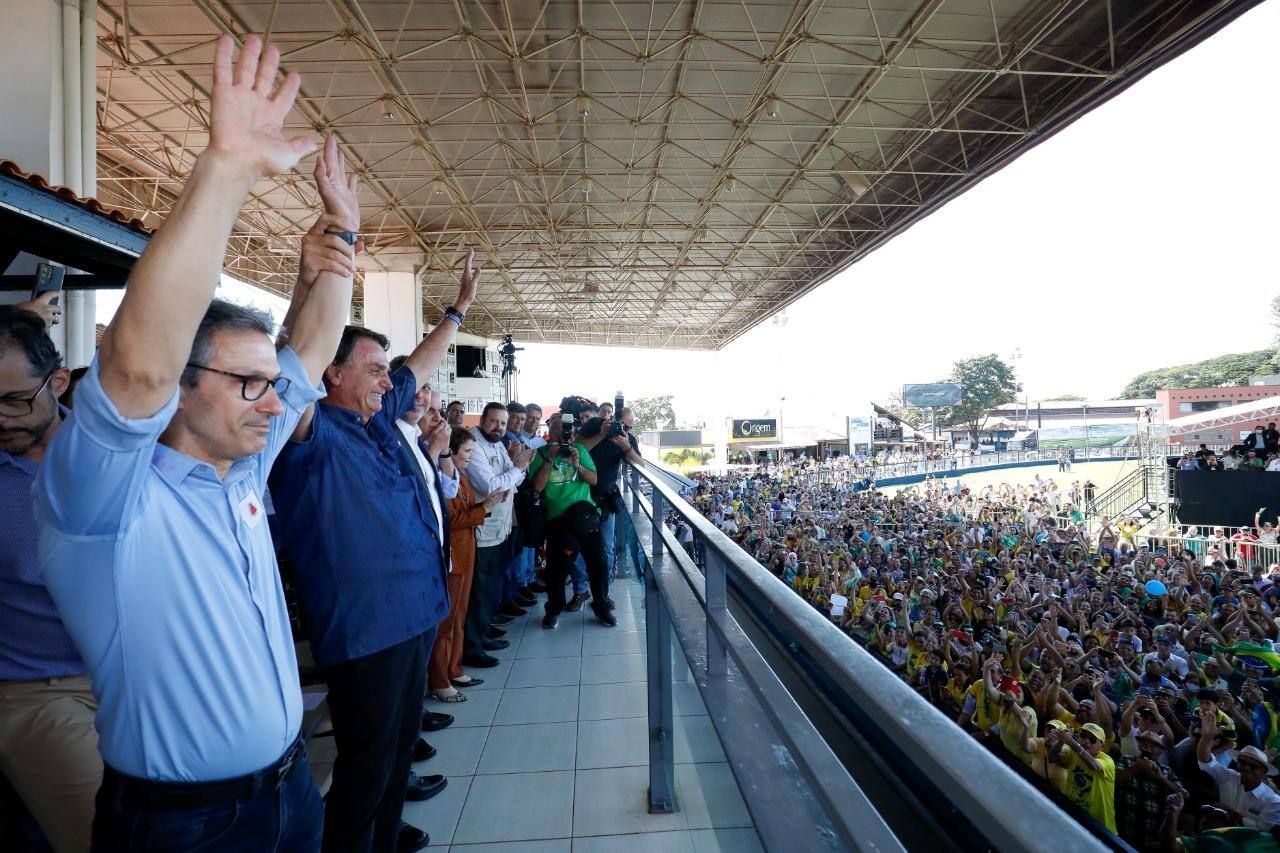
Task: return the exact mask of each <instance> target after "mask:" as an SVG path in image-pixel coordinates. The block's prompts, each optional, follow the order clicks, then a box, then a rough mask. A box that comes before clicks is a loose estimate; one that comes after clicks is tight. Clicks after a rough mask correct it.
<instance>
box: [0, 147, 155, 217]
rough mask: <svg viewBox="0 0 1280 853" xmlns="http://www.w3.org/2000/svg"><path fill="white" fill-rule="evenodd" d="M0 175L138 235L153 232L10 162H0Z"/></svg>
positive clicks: (93, 200)
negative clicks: (118, 224) (130, 229)
mask: <svg viewBox="0 0 1280 853" xmlns="http://www.w3.org/2000/svg"><path fill="white" fill-rule="evenodd" d="M0 175H8V176H10V177H14V178H17V179H18V180H20V181H25V182H26V183H27V184H30V185H31V186H33V187H35V188H36V189H38V190H43V191H45V192H47V193H52V194H53V195H56V196H57V197H58V198H61V199H63V200H65V201H69V202H71V203H72V204H77V205H79V206H80V207H83V208H84V209H85V210H88V211H89V212H90V213H96V214H98V215H99V216H105V217H107V218H108V219H113V220H115V221H116V222H119V223H120V224H121V225H125V226H127V227H129V228H132V229H133V230H134V231H137V232H138V233H140V234H150V233H152V232H153V231H154V230H155V229H154V228H148V227H147V226H145V225H143V224H142V220H141V219H137V218H134V217H131V216H129V215H128V214H125V213H123V212H121V211H119V210H114V209H112V208H109V207H107V206H106V205H104V204H103V203H102V202H100V201H98V200H97V199H96V198H81V197H80V196H78V195H76V194H75V192H74V191H72V190H71V189H70V188H68V187H60V186H54V185H53V184H50V183H49V182H48V181H47V180H45V178H44V176H43V175H37V174H36V173H34V172H24V171H22V168H21V167H19V166H18V164H17V163H15V162H13V161H12V160H0Z"/></svg>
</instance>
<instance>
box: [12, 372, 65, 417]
mask: <svg viewBox="0 0 1280 853" xmlns="http://www.w3.org/2000/svg"><path fill="white" fill-rule="evenodd" d="M57 372H58V368H56V367H55V368H54V369H53V370H50V371H49V375H48V376H46V377H45V378H44V381H43V382H41V383H40V387H39V388H37V389H36V390H35V393H33V394H32V395H31V396H30V397H20V398H14V397H9V398H7V399H3V400H0V415H3V416H4V417H6V418H25V417H26V416H27V415H29V414H31V413H32V412H34V411H35V410H36V398H37V397H39V396H40V395H41V394H42V393H43V392H44V389H45V388H47V387H49V380H50V379H52V378H53V374H55V373H57Z"/></svg>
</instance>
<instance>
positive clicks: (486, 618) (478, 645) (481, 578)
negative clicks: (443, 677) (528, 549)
mask: <svg viewBox="0 0 1280 853" xmlns="http://www.w3.org/2000/svg"><path fill="white" fill-rule="evenodd" d="M507 553H508V552H507V543H506V542H503V543H501V544H499V545H493V546H491V547H488V548H476V576H475V579H474V580H473V581H472V582H471V602H470V604H469V605H468V606H467V627H466V632H465V641H464V650H465V651H467V652H483V651H484V648H483V647H484V641H485V640H486V639H488V637H489V624H490V623H491V622H493V611H494V609H495V608H497V606H498V596H499V595H500V594H501V592H502V580H503V578H504V577H505V576H506V569H507V564H506V556H507Z"/></svg>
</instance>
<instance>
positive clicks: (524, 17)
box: [98, 0, 1259, 349]
mask: <svg viewBox="0 0 1280 853" xmlns="http://www.w3.org/2000/svg"><path fill="white" fill-rule="evenodd" d="M1257 2H1259V0H1230V2H1222V1H1220V2H1211V1H1210V0H1168V1H1167V2H1158V3H1138V2H1118V0H775V1H774V2H766V0H739V2H727V1H726V0H679V2H658V0H653V2H648V3H642V2H638V0H577V1H576V2H569V0H479V1H478V2H472V0H458V2H435V0H412V1H411V0H395V2H391V1H390V0H271V1H270V2H268V0H257V2H248V0H102V2H101V4H100V6H99V45H100V47H101V49H102V50H101V52H100V59H99V62H100V66H99V69H98V71H99V74H98V77H99V111H98V116H99V141H98V146H99V148H98V150H99V158H100V164H99V178H98V187H99V196H100V197H101V198H103V200H104V201H106V202H107V203H108V204H111V205H113V206H116V207H120V208H123V209H125V210H126V211H128V212H130V213H131V214H132V215H136V216H138V217H140V218H142V219H143V220H144V221H145V222H147V223H148V224H154V223H156V222H158V221H160V220H161V219H162V218H163V216H164V214H165V213H166V211H167V210H168V209H169V207H170V205H171V203H172V201H173V199H174V197H175V195H176V193H177V192H178V191H179V189H180V188H181V184H182V181H183V179H184V177H185V175H186V174H187V172H188V171H189V169H190V168H191V165H192V162H193V158H194V156H195V153H196V152H198V151H199V150H201V149H202V148H203V147H204V145H205V140H206V135H205V127H206V122H207V92H208V89H209V86H210V81H211V69H210V63H211V58H212V51H213V42H214V39H215V38H216V37H217V36H218V35H219V34H220V33H222V32H229V33H232V34H233V35H236V36H241V35H242V34H245V33H248V32H258V33H263V32H265V33H267V34H269V37H270V38H271V39H272V40H274V41H276V42H278V43H280V44H281V47H282V50H283V52H284V61H283V65H284V67H285V68H286V69H288V70H297V71H299V72H301V73H302V75H303V87H302V93H301V96H300V97H299V100H298V105H297V107H296V109H295V112H294V113H293V115H292V117H291V122H290V124H291V125H294V126H296V127H297V128H299V129H312V130H316V131H324V132H333V133H336V134H337V135H338V137H339V140H340V143H341V144H342V146H343V147H344V150H345V151H346V153H347V155H348V157H349V160H350V161H354V163H355V164H356V166H357V168H358V169H359V170H360V171H361V172H362V174H363V197H362V200H363V213H364V228H363V230H364V232H365V234H366V244H367V245H368V246H369V248H370V255H369V257H368V258H367V259H366V261H367V263H369V264H371V265H373V266H381V267H384V268H409V267H410V266H411V267H412V268H413V269H415V270H418V271H419V273H420V275H419V279H420V281H421V286H422V289H423V297H424V298H423V302H424V306H425V310H426V312H427V314H428V315H429V319H431V320H434V319H436V318H437V317H438V315H439V311H440V309H441V308H442V307H443V306H444V305H447V304H448V302H449V301H450V300H451V299H452V297H453V294H454V293H455V292H456V291H455V288H456V284H455V282H456V280H457V276H456V274H455V271H454V268H455V266H456V265H457V263H458V260H459V249H460V247H462V246H463V245H465V244H473V245H475V246H477V247H478V248H479V249H480V251H481V254H482V256H483V258H484V260H485V263H486V269H487V274H486V276H485V277H484V282H483V284H482V287H481V292H480V296H479V299H478V300H477V303H476V305H475V306H474V307H473V309H472V315H471V317H470V318H469V320H468V325H469V328H470V329H472V330H474V331H476V332H477V333H479V334H485V335H491V336H493V335H498V334H502V333H511V334H514V335H515V336H516V337H517V338H519V339H522V340H541V341H557V342H565V343H589V344H615V345H630V346H653V347H680V348H695V349H715V348H719V347H722V346H724V345H725V344H726V343H728V342H729V341H732V340H733V339H734V338H736V337H738V336H739V335H741V334H742V333H743V332H745V331H746V330H748V329H750V328H751V327H753V326H754V325H755V324H757V323H759V322H760V321H761V320H763V319H765V318H766V317H768V316H770V315H771V314H773V313H774V312H776V311H778V310H780V309H781V308H783V307H785V306H786V305H788V304H789V303H791V302H793V301H794V300H796V299H798V298H799V297H800V296H802V295H804V294H805V293H807V292H809V291H810V290H812V289H813V288H814V287H816V286H817V285H819V284H821V283H822V282H823V281H825V280H827V279H828V278H830V277H831V276H832V275H834V274H835V273H837V272H839V271H841V270H843V269H845V268H847V267H848V266H849V265H850V264H852V263H854V262H855V261H857V260H858V259H859V258H861V257H863V256H864V255H865V254H866V253H867V252H869V251H871V250H873V249H875V248H876V247H877V246H879V245H881V244H882V243H884V242H885V241H886V240H887V239H889V238H891V237H892V236H894V235H895V234H897V233H899V232H901V231H902V230H904V229H905V228H907V227H909V226H910V225H911V224H912V223H914V222H916V221H917V220H919V219H920V218H922V217H923V216H925V215H927V214H928V213H929V212H931V211H932V210H934V209H936V208H937V207H938V206H940V205H941V204H943V203H945V202H946V201H947V200H949V199H950V198H952V197H954V196H955V195H956V194H958V193H960V192H962V191H964V190H965V189H967V188H968V187H970V186H972V185H973V184H974V183H975V182H977V181H979V180H981V179H982V178H983V177H984V176H986V175H987V174H990V173H991V172H992V171H994V170H996V169H998V168H1000V167H1001V166H1002V165H1004V164H1005V163H1006V162H1008V161H1009V160H1010V159H1012V158H1013V157H1016V156H1017V155H1018V154H1020V153H1021V152H1023V151H1025V150H1026V149H1027V148H1029V147H1030V146H1032V145H1034V144H1036V143H1037V142H1039V141H1041V140H1042V139H1044V138H1045V137H1046V136H1048V135H1050V134H1052V133H1053V132H1055V131H1056V130H1057V129H1059V128H1061V127H1062V126H1064V125H1065V124H1067V123H1069V122H1070V121H1072V120H1074V119H1075V118H1076V117H1078V116H1079V115H1081V114H1082V113H1083V112H1085V111H1087V110H1088V109H1090V108H1092V107H1093V106H1095V105H1096V104H1098V103H1100V102H1101V101H1102V100H1104V99H1105V98H1107V97H1109V96H1111V95H1113V94H1115V93H1116V92H1119V91H1121V90H1122V89H1123V88H1124V87H1126V86H1127V85H1129V84H1130V83H1132V82H1133V81H1134V80H1136V79H1138V78H1139V77H1141V76H1142V75H1143V74H1145V73H1146V72H1147V71H1149V70H1151V69H1152V68H1154V67H1157V66H1158V65H1160V64H1162V63H1164V62H1166V61H1168V60H1169V59H1170V58H1172V57H1174V56H1176V55H1177V54H1178V53H1180V52H1182V51H1183V50H1185V49H1187V48H1188V47H1190V46H1191V45H1193V44H1195V43H1196V42H1198V41H1199V40H1201V39H1203V38H1205V37H1207V36H1208V35H1210V34H1211V33H1212V32H1214V31H1216V30H1217V29H1218V28H1220V27H1221V26H1223V25H1224V24H1225V23H1227V22H1228V21H1230V20H1232V19H1233V18H1235V17H1236V16H1237V15H1239V14H1241V13H1242V12H1244V11H1245V10H1247V9H1248V8H1250V7H1251V6H1253V5H1256V3H1257ZM1029 192H1034V188H1029ZM316 208H317V200H316V198H315V195H314V192H313V190H312V188H311V187H310V184H309V180H307V179H306V178H303V177H301V176H300V175H299V174H290V175H284V176H281V177H279V178H276V179H274V180H270V181H264V182H262V183H261V184H260V185H259V186H257V187H256V188H255V190H254V192H253V194H252V196H251V198H250V199H249V203H248V205H247V206H246V208H245V210H244V212H243V214H242V216H241V217H240V220H239V222H238V224H237V227H236V230H235V233H234V234H233V236H232V241H231V246H230V249H229V252H228V256H227V260H226V268H227V271H228V272H230V273H232V274H233V275H236V276H239V277H242V278H245V279H247V280H250V281H253V282H256V283H258V284H261V285H262V286H264V287H266V288H269V289H271V290H274V291H277V292H281V293H285V292H287V291H288V290H289V288H290V286H291V285H292V282H293V278H294V275H295V257H296V255H295V253H296V249H297V245H298V240H299V237H300V235H301V233H302V232H303V231H304V230H305V228H306V226H307V225H308V224H309V221H310V218H311V217H312V215H313V211H314V210H315V209H316Z"/></svg>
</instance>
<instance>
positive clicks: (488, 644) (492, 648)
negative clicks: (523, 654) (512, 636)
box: [480, 640, 511, 652]
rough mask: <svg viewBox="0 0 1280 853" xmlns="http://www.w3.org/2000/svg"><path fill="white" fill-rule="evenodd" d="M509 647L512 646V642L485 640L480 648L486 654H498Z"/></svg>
mask: <svg viewBox="0 0 1280 853" xmlns="http://www.w3.org/2000/svg"><path fill="white" fill-rule="evenodd" d="M509 645H511V641H510V640H485V641H484V642H483V643H481V644H480V648H482V649H484V650H485V651H486V652H496V651H501V650H502V649H505V648H506V647H507V646H509Z"/></svg>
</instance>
